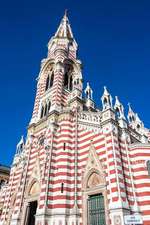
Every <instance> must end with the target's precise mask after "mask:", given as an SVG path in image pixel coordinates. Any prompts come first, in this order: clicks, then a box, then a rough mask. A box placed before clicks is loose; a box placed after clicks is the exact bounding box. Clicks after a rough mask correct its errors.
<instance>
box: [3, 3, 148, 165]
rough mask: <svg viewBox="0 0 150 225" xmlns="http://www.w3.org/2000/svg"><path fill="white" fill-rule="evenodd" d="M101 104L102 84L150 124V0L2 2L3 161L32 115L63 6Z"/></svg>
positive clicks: (7, 159) (86, 76)
mask: <svg viewBox="0 0 150 225" xmlns="http://www.w3.org/2000/svg"><path fill="white" fill-rule="evenodd" d="M65 8H67V9H68V10H69V19H70V23H71V26H72V29H73V33H74V36H75V39H76V41H77V42H78V44H79V58H80V59H81V60H82V62H83V77H84V83H86V82H87V81H90V83H91V86H92V88H93V89H94V99H95V101H96V103H97V105H98V106H100V104H101V103H100V97H101V95H102V91H103V86H104V85H106V86H107V87H108V89H109V90H110V92H111V94H112V96H115V95H118V96H119V98H120V100H121V102H122V103H123V104H124V106H125V108H126V109H127V103H128V102H131V103H132V107H133V109H134V110H135V111H136V112H138V114H139V116H140V117H141V119H142V120H143V121H144V122H145V125H146V126H147V127H150V117H149V115H150V106H149V105H150V104H149V102H150V91H149V90H150V88H149V87H150V62H149V61H150V2H149V1H141V0H140V1H139V0H137V1H135V0H130V1H128V0H126V1H115V0H112V1H110V0H105V1H104V0H103V1H99V0H97V1H96V0H93V1H84V0H82V1H75V0H74V1H72V0H68V1H67V0H61V1H52V0H43V1H38V0H30V1H29V0H26V1H20V0H13V1H9V2H8V1H2V2H1V7H0V65H1V70H0V96H1V99H0V104H1V107H0V109H1V110H0V128H1V129H0V130H1V136H0V163H3V164H6V165H10V164H11V162H12V159H13V155H14V153H15V148H16V144H17V142H18V141H19V139H20V136H21V135H22V134H26V127H27V126H28V122H29V121H30V118H31V114H32V109H33V103H34V97H35V91H36V77H37V76H38V73H39V68H40V61H41V60H42V59H43V58H44V57H46V54H47V43H48V40H49V38H50V37H51V36H52V35H53V34H54V33H55V31H56V29H57V27H58V25H59V23H60V20H61V17H62V16H63V14H64V10H65Z"/></svg>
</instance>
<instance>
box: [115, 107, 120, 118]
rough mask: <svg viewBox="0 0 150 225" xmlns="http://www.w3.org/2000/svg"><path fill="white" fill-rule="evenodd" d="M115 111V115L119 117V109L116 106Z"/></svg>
mask: <svg viewBox="0 0 150 225" xmlns="http://www.w3.org/2000/svg"><path fill="white" fill-rule="evenodd" d="M115 113H116V117H117V118H119V117H120V111H119V109H118V108H116V111H115Z"/></svg>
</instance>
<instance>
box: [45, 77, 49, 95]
mask: <svg viewBox="0 0 150 225" xmlns="http://www.w3.org/2000/svg"><path fill="white" fill-rule="evenodd" d="M48 88H49V75H48V77H47V79H46V86H45V91H47V90H48Z"/></svg>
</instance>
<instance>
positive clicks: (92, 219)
mask: <svg viewBox="0 0 150 225" xmlns="http://www.w3.org/2000/svg"><path fill="white" fill-rule="evenodd" d="M88 225H106V222H105V206H104V196H103V195H102V194H96V195H91V196H89V198H88Z"/></svg>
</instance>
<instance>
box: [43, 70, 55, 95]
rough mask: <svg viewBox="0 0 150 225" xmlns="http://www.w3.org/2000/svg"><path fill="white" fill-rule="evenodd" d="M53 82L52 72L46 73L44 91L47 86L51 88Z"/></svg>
mask: <svg viewBox="0 0 150 225" xmlns="http://www.w3.org/2000/svg"><path fill="white" fill-rule="evenodd" d="M53 83H54V73H52V74H51V76H50V75H48V77H47V79H46V86H45V91H47V90H48V89H49V88H51V87H52V86H53Z"/></svg>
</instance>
